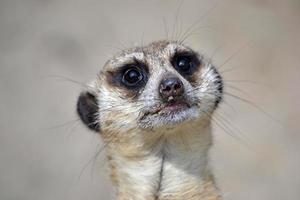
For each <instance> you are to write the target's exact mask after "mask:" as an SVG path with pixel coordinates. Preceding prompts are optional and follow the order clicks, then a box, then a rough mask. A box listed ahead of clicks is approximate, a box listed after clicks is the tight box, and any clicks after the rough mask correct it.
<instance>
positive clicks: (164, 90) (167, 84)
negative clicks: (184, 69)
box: [159, 77, 184, 101]
mask: <svg viewBox="0 0 300 200" xmlns="http://www.w3.org/2000/svg"><path fill="white" fill-rule="evenodd" d="M183 92H184V88H183V83H182V81H181V80H180V79H179V78H176V77H171V78H167V79H164V80H162V82H161V83H160V86H159V94H160V96H161V97H162V99H163V100H165V101H173V100H176V98H178V97H181V96H182V95H183Z"/></svg>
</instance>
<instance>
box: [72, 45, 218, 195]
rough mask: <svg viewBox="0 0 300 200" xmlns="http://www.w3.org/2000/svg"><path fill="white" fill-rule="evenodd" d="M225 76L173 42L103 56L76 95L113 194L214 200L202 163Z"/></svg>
mask: <svg viewBox="0 0 300 200" xmlns="http://www.w3.org/2000/svg"><path fill="white" fill-rule="evenodd" d="M222 93H223V82H222V78H221V76H220V74H219V73H218V71H217V69H216V67H214V65H213V64H212V62H211V61H210V59H208V58H205V57H204V56H203V55H201V54H199V53H197V52H195V51H194V50H192V49H191V48H190V47H187V46H186V45H184V44H181V43H180V42H176V41H165V40H164V41H156V42H152V43H150V44H149V45H147V46H141V47H134V48H131V49H127V50H124V51H122V52H120V53H118V54H116V55H115V56H114V57H113V58H112V59H110V60H108V61H107V62H106V64H105V65H104V67H103V68H101V70H100V73H99V74H98V76H97V78H96V79H95V81H93V83H92V84H91V85H90V86H89V87H88V88H87V89H86V90H85V91H83V92H82V93H81V94H80V95H79V98H78V102H77V112H78V114H79V116H80V119H81V120H82V121H83V123H84V124H85V125H86V126H87V127H88V128H90V129H91V130H94V131H96V132H98V133H99V134H100V136H101V138H102V140H103V142H104V144H105V152H106V156H107V159H108V161H109V166H110V171H111V180H112V182H113V185H114V187H115V192H116V199H117V200H183V199H187V200H196V199H197V200H220V199H221V195H220V192H219V190H218V189H217V186H216V184H215V181H214V177H213V175H212V172H211V171H212V170H211V169H210V166H209V163H208V151H209V149H210V147H211V145H212V131H211V116H212V114H213V112H214V111H215V110H216V108H217V106H218V104H219V103H220V101H221V99H222Z"/></svg>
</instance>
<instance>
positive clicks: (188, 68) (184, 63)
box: [171, 54, 200, 76]
mask: <svg viewBox="0 0 300 200" xmlns="http://www.w3.org/2000/svg"><path fill="white" fill-rule="evenodd" d="M171 62H172V65H173V66H174V68H175V69H176V70H177V71H178V72H179V73H181V74H182V75H186V76H189V75H192V74H193V73H194V72H195V71H196V69H197V67H198V66H199V64H200V61H199V60H198V58H197V57H196V56H194V55H189V54H187V55H185V54H183V55H175V56H174V57H173V59H172V61H171Z"/></svg>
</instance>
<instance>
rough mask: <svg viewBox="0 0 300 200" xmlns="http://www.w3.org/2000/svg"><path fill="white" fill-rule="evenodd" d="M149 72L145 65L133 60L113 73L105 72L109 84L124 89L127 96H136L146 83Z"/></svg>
mask: <svg viewBox="0 0 300 200" xmlns="http://www.w3.org/2000/svg"><path fill="white" fill-rule="evenodd" d="M148 75H149V70H148V67H147V65H146V64H145V63H142V62H140V61H138V60H134V61H133V62H132V63H127V64H124V65H123V66H121V67H119V68H118V69H116V70H113V71H107V73H106V77H107V81H108V83H109V84H111V85H113V86H116V87H118V88H121V89H124V90H125V92H126V94H127V95H129V96H136V95H137V94H138V92H139V91H140V90H141V89H142V88H144V86H145V85H146V83H147V81H148Z"/></svg>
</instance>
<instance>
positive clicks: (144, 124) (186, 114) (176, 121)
mask: <svg viewBox="0 0 300 200" xmlns="http://www.w3.org/2000/svg"><path fill="white" fill-rule="evenodd" d="M199 116H200V114H199V111H198V108H197V107H196V106H192V107H189V108H185V109H180V110H174V111H173V110H172V111H170V110H165V111H162V112H158V113H155V114H150V115H147V116H144V117H143V118H141V119H140V121H139V122H140V123H139V125H140V127H141V128H142V129H151V130H153V129H159V128H175V127H177V126H180V125H181V124H184V123H188V122H189V121H192V120H196V119H198V118H199Z"/></svg>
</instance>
